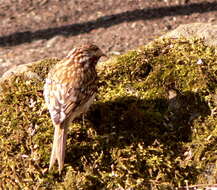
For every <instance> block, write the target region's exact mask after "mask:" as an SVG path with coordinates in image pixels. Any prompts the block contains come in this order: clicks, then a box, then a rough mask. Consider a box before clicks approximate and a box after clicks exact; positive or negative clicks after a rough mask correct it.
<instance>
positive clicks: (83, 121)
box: [82, 113, 85, 127]
mask: <svg viewBox="0 0 217 190" xmlns="http://www.w3.org/2000/svg"><path fill="white" fill-rule="evenodd" d="M82 124H83V125H82V126H83V127H85V113H83V114H82Z"/></svg>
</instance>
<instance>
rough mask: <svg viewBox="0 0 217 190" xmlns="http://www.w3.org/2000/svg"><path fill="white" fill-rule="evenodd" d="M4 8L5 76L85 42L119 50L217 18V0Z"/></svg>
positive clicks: (0, 53) (1, 66) (10, 0)
mask: <svg viewBox="0 0 217 190" xmlns="http://www.w3.org/2000/svg"><path fill="white" fill-rule="evenodd" d="M0 10H1V11H0V76H1V74H2V73H3V72H4V71H6V70H7V69H8V68H11V67H12V66H14V65H18V64H23V63H29V62H32V61H37V60H40V59H42V58H46V57H60V58H61V57H64V56H65V55H66V53H67V52H68V51H69V50H70V49H71V48H72V47H73V46H75V45H77V44H80V43H83V42H85V41H91V42H94V43H95V44H97V45H98V46H99V47H101V48H102V49H103V50H104V51H105V52H106V53H107V54H108V55H112V54H120V53H122V52H125V51H126V50H129V49H133V48H136V47H138V46H140V45H144V44H146V43H147V42H149V41H151V40H153V39H154V38H156V37H159V36H160V35H162V34H164V33H166V32H168V31H170V30H173V29H174V28H176V27H177V26H178V25H180V24H185V23H192V22H205V23H207V22H211V23H216V22H217V2H216V0H88V1H87V0H86V1H85V0H17V1H14V0H0Z"/></svg>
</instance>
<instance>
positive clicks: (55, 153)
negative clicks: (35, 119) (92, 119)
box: [44, 44, 104, 173]
mask: <svg viewBox="0 0 217 190" xmlns="http://www.w3.org/2000/svg"><path fill="white" fill-rule="evenodd" d="M103 55H104V54H103V53H102V51H101V50H100V49H99V48H98V47H97V46H95V45H93V44H85V45H83V46H80V47H78V48H74V49H73V50H72V51H71V52H69V54H68V56H67V57H66V58H65V59H63V60H62V61H60V62H59V63H57V64H56V65H55V66H54V67H53V68H52V69H51V70H50V72H49V73H48V76H47V79H46V83H45V85H44V98H45V102H46V104H47V106H48V110H49V112H50V116H51V119H52V122H53V125H54V128H55V131H54V140H53V147H52V153H51V158H50V166H49V170H51V168H52V166H53V165H54V163H55V161H56V160H57V162H58V166H59V173H61V171H62V169H63V165H64V159H65V147H66V137H67V128H68V125H69V124H70V123H71V122H72V121H73V120H74V119H75V118H76V117H78V116H79V115H81V114H82V113H85V112H86V111H87V110H88V108H89V106H90V105H91V103H92V102H93V100H94V97H95V93H96V91H97V73H96V70H95V66H96V63H97V62H98V60H99V58H100V57H101V56H103Z"/></svg>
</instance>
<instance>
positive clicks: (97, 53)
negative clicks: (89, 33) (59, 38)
mask: <svg viewBox="0 0 217 190" xmlns="http://www.w3.org/2000/svg"><path fill="white" fill-rule="evenodd" d="M102 56H106V55H105V54H104V53H103V52H102V50H101V49H100V48H99V47H98V46H96V45H94V44H84V45H82V46H79V47H77V48H74V49H73V50H72V51H71V52H69V54H68V55H67V57H68V58H70V57H71V58H75V59H76V58H77V59H79V61H78V60H74V61H75V62H80V63H84V62H86V61H88V60H89V61H91V62H92V63H94V64H96V63H97V61H98V60H99V59H100V57H102Z"/></svg>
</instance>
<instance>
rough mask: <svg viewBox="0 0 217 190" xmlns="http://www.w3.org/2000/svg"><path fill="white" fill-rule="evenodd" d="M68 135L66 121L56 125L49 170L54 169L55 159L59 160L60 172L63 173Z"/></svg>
mask: <svg viewBox="0 0 217 190" xmlns="http://www.w3.org/2000/svg"><path fill="white" fill-rule="evenodd" d="M66 137H67V126H66V125H65V123H63V124H61V125H55V128H54V140H53V147H52V153H51V158H50V166H49V170H51V169H52V167H53V165H54V163H55V161H56V160H57V162H58V169H59V173H61V171H62V169H63V165H64V159H65V149H66Z"/></svg>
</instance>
